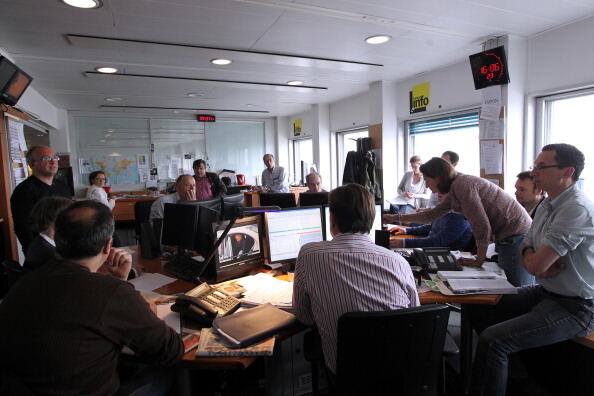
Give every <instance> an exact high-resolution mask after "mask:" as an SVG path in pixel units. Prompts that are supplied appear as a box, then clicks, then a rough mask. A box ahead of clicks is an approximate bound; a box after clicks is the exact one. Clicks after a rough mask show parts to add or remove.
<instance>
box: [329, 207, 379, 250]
mask: <svg viewBox="0 0 594 396" xmlns="http://www.w3.org/2000/svg"><path fill="white" fill-rule="evenodd" d="M324 224H325V226H326V227H325V232H326V240H327V241H331V240H332V233H331V232H330V207H329V206H324ZM381 229H382V205H375V217H374V219H373V226H372V227H371V232H370V233H369V237H370V238H371V241H372V242H374V243H375V230H381Z"/></svg>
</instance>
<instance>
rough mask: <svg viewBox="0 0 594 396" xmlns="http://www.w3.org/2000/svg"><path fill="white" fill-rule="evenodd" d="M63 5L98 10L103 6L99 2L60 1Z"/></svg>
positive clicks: (82, 0)
mask: <svg viewBox="0 0 594 396" xmlns="http://www.w3.org/2000/svg"><path fill="white" fill-rule="evenodd" d="M62 2H63V3H65V4H67V5H69V6H72V7H76V8H87V9H89V8H99V7H101V6H102V5H103V3H102V2H101V0H62Z"/></svg>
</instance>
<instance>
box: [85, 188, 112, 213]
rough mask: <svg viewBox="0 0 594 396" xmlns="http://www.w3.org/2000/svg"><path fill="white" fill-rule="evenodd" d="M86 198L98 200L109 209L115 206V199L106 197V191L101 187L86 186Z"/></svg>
mask: <svg viewBox="0 0 594 396" xmlns="http://www.w3.org/2000/svg"><path fill="white" fill-rule="evenodd" d="M87 199H92V200H93V201H99V202H101V203H102V204H103V205H105V206H107V207H108V208H109V209H113V207H114V206H115V201H114V200H113V199H107V193H106V192H105V190H104V189H103V188H101V187H97V186H90V187H89V188H87Z"/></svg>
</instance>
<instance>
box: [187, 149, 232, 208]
mask: <svg viewBox="0 0 594 396" xmlns="http://www.w3.org/2000/svg"><path fill="white" fill-rule="evenodd" d="M192 168H194V179H195V180H196V199H197V200H198V201H203V200H205V199H211V198H215V197H218V196H219V195H221V194H225V193H226V192H227V187H225V185H224V184H223V182H222V181H221V179H219V176H218V175H217V174H216V173H212V172H207V171H206V161H204V160H203V159H197V160H196V161H194V163H193V164H192Z"/></svg>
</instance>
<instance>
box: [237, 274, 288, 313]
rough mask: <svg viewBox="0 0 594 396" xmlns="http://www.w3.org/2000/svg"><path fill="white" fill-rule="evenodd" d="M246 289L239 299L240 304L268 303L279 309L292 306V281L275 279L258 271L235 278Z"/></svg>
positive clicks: (246, 305) (248, 305)
mask: <svg viewBox="0 0 594 396" xmlns="http://www.w3.org/2000/svg"><path fill="white" fill-rule="evenodd" d="M237 283H239V284H240V285H241V286H243V287H245V289H246V291H245V293H244V294H243V299H242V300H241V306H243V307H253V306H256V305H261V304H266V303H270V304H272V305H274V306H277V307H279V308H281V309H291V308H292V306H293V283H291V282H286V281H283V280H280V279H276V278H274V277H272V276H270V275H266V274H264V273H259V274H257V275H253V276H246V277H245V278H241V279H238V280H237Z"/></svg>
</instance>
